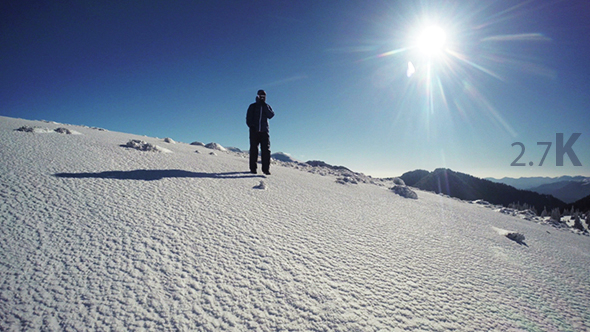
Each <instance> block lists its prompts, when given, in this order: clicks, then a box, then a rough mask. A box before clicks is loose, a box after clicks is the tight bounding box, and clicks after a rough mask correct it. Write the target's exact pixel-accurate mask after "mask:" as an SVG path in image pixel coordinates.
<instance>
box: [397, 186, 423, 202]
mask: <svg viewBox="0 0 590 332" xmlns="http://www.w3.org/2000/svg"><path fill="white" fill-rule="evenodd" d="M391 190H392V191H393V192H394V193H396V194H398V195H400V196H402V197H405V198H411V199H418V194H416V192H415V191H413V190H412V189H410V188H409V187H407V186H395V187H393V188H391Z"/></svg>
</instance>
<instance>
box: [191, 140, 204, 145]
mask: <svg viewBox="0 0 590 332" xmlns="http://www.w3.org/2000/svg"><path fill="white" fill-rule="evenodd" d="M191 145H196V146H205V143H203V142H196V141H195V142H192V143H191Z"/></svg>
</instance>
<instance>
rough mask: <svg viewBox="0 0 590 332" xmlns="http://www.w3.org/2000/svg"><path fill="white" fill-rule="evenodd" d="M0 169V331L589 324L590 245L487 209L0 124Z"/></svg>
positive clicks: (228, 154) (129, 139) (164, 146)
mask: <svg viewBox="0 0 590 332" xmlns="http://www.w3.org/2000/svg"><path fill="white" fill-rule="evenodd" d="M60 128H62V129H60ZM17 129H20V130H17ZM56 129H59V130H57V131H56ZM211 147H214V146H213V145H211ZM224 150H225V151H224ZM0 158H1V160H2V163H0V194H1V196H2V201H1V203H0V223H1V226H0V330H27V331H28V330H48V331H52V330H56V331H62V330H64V331H70V330H173V331H177V330H180V331H244V330H255V331H283V330H285V331H287V330H289V331H290V330H297V331H449V330H455V331H490V330H498V331H508V330H518V331H586V330H588V329H590V306H588V303H589V301H590V264H588V262H589V261H590V237H588V236H581V235H578V234H575V233H573V232H571V231H569V230H567V229H556V228H553V227H550V226H548V225H543V224H540V223H536V222H533V221H529V220H525V219H522V218H517V217H514V216H510V215H507V214H503V213H497V212H495V211H494V210H493V209H489V208H485V206H486V204H485V202H478V204H472V203H469V202H464V201H459V200H456V199H451V198H447V197H444V196H440V195H436V194H433V193H429V192H424V191H419V190H416V192H415V193H416V194H417V199H410V198H405V197H402V196H401V195H398V194H396V192H398V193H401V192H404V191H405V190H395V191H393V190H390V188H392V187H397V188H399V187H402V188H403V184H402V183H400V182H399V181H396V183H394V181H393V180H379V179H372V178H370V177H365V176H363V175H362V174H358V173H354V172H352V171H350V170H348V169H346V168H340V167H332V168H330V167H324V166H322V165H319V163H318V165H317V166H314V165H310V164H305V163H295V162H284V161H274V162H273V165H272V166H271V171H272V175H271V176H268V177H265V176H262V175H254V174H250V173H248V172H247V171H248V158H247V154H245V153H242V152H239V151H233V150H232V149H220V148H219V147H217V149H213V148H211V149H210V148H207V147H205V146H202V145H190V144H184V143H176V142H174V140H172V139H167V140H164V139H157V138H150V137H142V136H137V135H132V134H126V133H118V132H109V131H106V130H101V129H98V128H89V127H82V126H70V125H63V124H57V123H50V122H40V121H28V120H21V119H13V118H6V117H0ZM406 189H407V187H406ZM408 190H410V189H408ZM414 198H415V197H414Z"/></svg>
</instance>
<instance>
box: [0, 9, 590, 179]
mask: <svg viewBox="0 0 590 332" xmlns="http://www.w3.org/2000/svg"><path fill="white" fill-rule="evenodd" d="M432 26H436V27H439V28H440V29H441V30H442V31H444V36H445V38H444V41H442V42H441V45H440V46H437V48H436V50H435V51H432V52H430V53H425V52H424V51H423V48H420V47H418V45H420V43H419V41H420V40H421V39H420V36H421V35H422V32H423V31H424V29H425V28H427V27H432ZM0 28H1V30H0V38H1V39H0V45H2V46H1V47H0V67H1V68H2V75H0V115H5V116H10V117H19V118H25V119H33V120H41V119H44V120H51V121H57V122H62V123H69V124H83V125H88V126H97V127H102V128H105V129H108V130H111V131H122V132H128V133H133V134H141V135H147V136H155V137H161V138H163V137H171V138H173V139H175V140H177V141H182V142H187V143H190V142H193V141H202V142H205V143H208V142H217V143H219V144H221V145H224V146H233V147H238V148H241V149H244V150H246V149H247V148H248V133H247V127H246V125H245V115H246V109H247V107H248V104H250V103H251V102H253V101H254V98H255V93H256V91H257V90H258V89H265V90H266V91H267V94H268V98H267V101H268V103H269V104H270V105H271V106H272V107H273V109H274V110H275V112H276V117H275V118H274V119H272V120H271V121H270V126H271V144H272V146H271V149H272V152H279V151H281V152H286V153H289V154H291V155H292V156H293V157H294V158H296V159H298V160H301V161H307V160H312V159H319V160H324V161H326V162H328V163H330V164H335V165H344V166H347V167H349V168H351V169H352V170H355V171H359V172H363V173H365V174H370V175H373V176H377V177H385V176H398V175H401V174H402V173H404V172H406V171H410V170H414V169H426V170H433V169H435V168H438V167H448V168H451V169H453V170H456V171H460V172H465V173H469V174H472V175H475V176H479V177H488V176H492V177H503V176H512V177H520V176H558V175H586V176H590V106H589V105H590V92H589V91H590V65H589V61H588V60H587V59H588V53H589V51H590V33H589V32H590V3H588V2H586V1H528V2H527V1H524V2H523V1H464V2H461V1H425V0H424V1H225V0H216V1H126V2H118V1H116V2H115V1H59V2H57V1H8V2H3V4H1V5H0ZM409 63H411V64H412V67H413V68H414V69H415V73H413V74H412V75H411V76H409V75H408V68H409ZM557 133H563V134H564V137H565V140H566V141H567V139H568V138H569V137H570V136H571V135H572V134H573V133H581V136H580V137H579V138H578V139H577V141H576V142H575V143H574V144H573V145H572V151H573V152H574V153H575V154H576V156H577V157H578V159H579V161H580V162H581V164H582V166H579V167H575V166H573V165H572V162H571V161H570V158H568V155H567V154H566V155H565V158H564V159H565V161H564V166H557V165H556V145H557V143H556V134H557ZM514 142H521V143H522V144H523V145H524V146H525V148H526V150H525V153H524V154H523V156H522V157H521V158H520V159H519V160H517V162H520V163H523V162H524V163H525V164H526V166H511V163H513V162H514V161H515V159H517V157H518V156H519V154H520V153H521V148H520V147H519V146H512V144H513V143H514ZM537 142H552V146H551V148H550V150H549V152H548V154H547V157H546V159H545V160H544V164H543V166H538V164H539V162H540V161H541V159H542V157H543V154H544V152H545V148H546V146H545V145H537ZM529 162H533V166H529Z"/></svg>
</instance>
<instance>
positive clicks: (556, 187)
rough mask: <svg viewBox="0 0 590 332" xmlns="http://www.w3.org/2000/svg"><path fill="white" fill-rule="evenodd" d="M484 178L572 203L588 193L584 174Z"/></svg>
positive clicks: (587, 182) (587, 180)
mask: <svg viewBox="0 0 590 332" xmlns="http://www.w3.org/2000/svg"><path fill="white" fill-rule="evenodd" d="M486 179H487V180H490V181H492V182H497V183H504V184H507V185H510V186H513V187H515V188H517V189H523V190H530V191H534V192H537V193H539V194H546V195H552V196H554V197H556V198H558V199H560V200H561V201H563V202H565V203H573V202H575V201H577V200H579V199H581V198H583V197H586V196H588V195H590V178H588V177H584V176H560V177H554V178H549V177H528V178H518V179H515V178H502V179H494V178H486Z"/></svg>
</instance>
